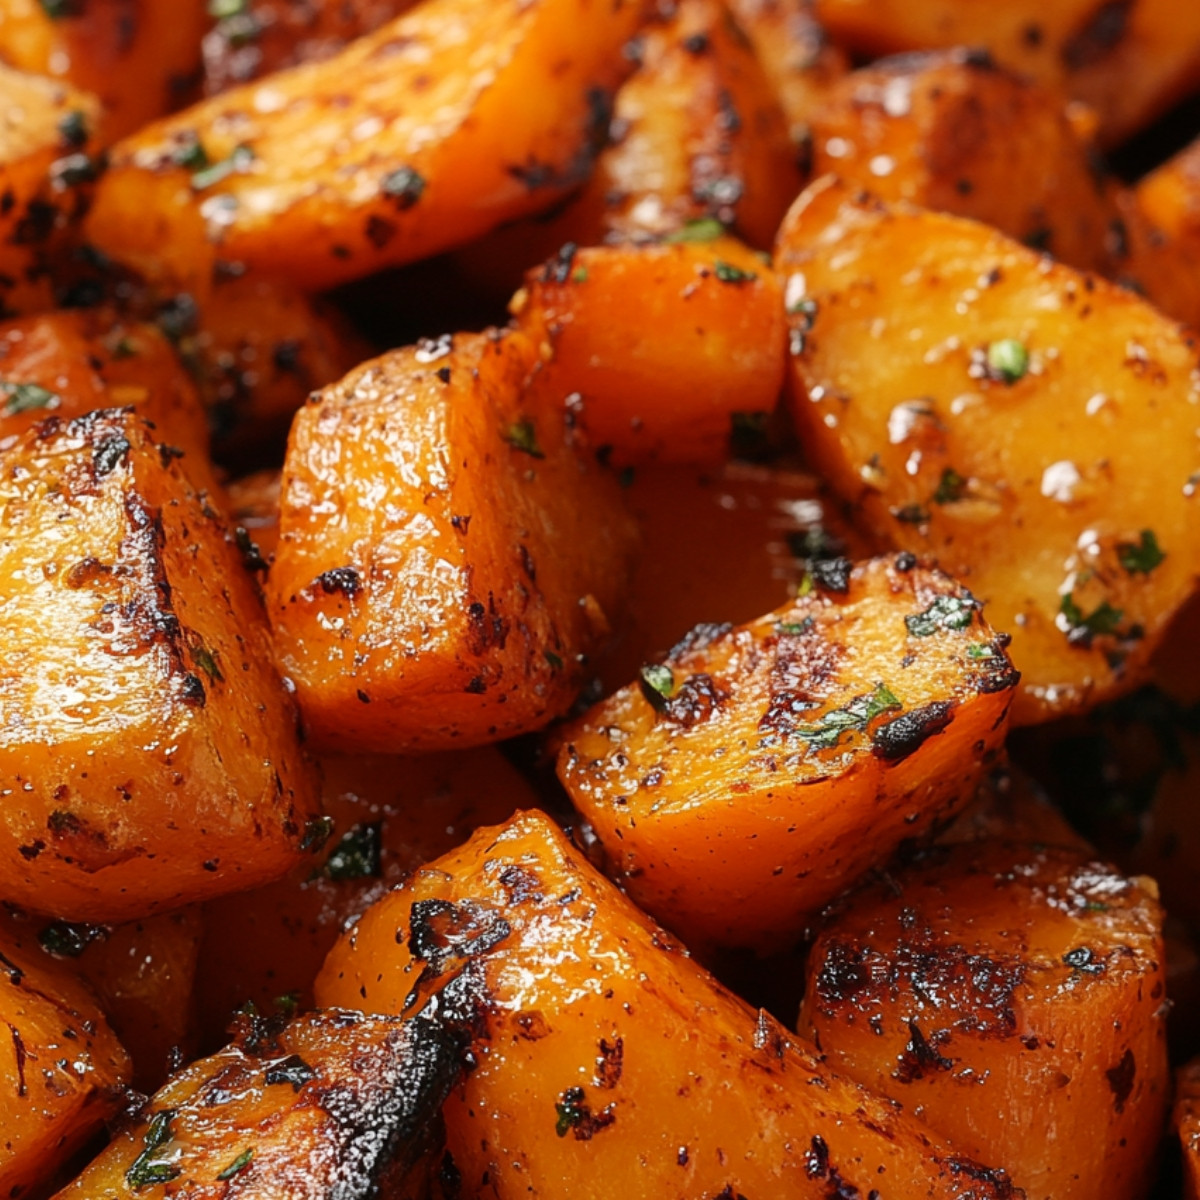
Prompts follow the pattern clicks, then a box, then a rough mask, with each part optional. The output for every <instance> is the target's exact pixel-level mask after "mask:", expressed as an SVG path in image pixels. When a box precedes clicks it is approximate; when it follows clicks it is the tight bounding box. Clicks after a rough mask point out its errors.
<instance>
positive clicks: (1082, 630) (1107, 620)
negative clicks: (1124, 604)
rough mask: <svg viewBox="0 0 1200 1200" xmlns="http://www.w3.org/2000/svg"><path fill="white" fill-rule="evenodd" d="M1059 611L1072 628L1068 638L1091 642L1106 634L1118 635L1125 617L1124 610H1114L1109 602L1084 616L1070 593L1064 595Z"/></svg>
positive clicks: (1102, 603)
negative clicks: (1094, 638)
mask: <svg viewBox="0 0 1200 1200" xmlns="http://www.w3.org/2000/svg"><path fill="white" fill-rule="evenodd" d="M1058 611H1059V612H1060V613H1062V615H1063V617H1065V618H1066V622H1067V625H1068V626H1069V627H1070V629H1069V631H1068V636H1074V637H1075V639H1076V640H1080V641H1084V640H1090V639H1091V638H1092V637H1094V636H1099V635H1103V634H1106V633H1116V632H1117V629H1118V627H1119V626H1120V624H1121V619H1122V618H1123V617H1124V616H1125V613H1124V611H1123V610H1122V609H1119V608H1113V606H1112V605H1111V604H1109V602H1108V601H1107V600H1104V601H1102V602H1101V604H1100V606H1099V607H1098V608H1096V609H1095V610H1094V611H1093V612H1091V613H1089V614H1088V615H1087V616H1084V614H1083V610H1082V609H1081V608H1080V607H1079V605H1078V604H1076V603H1075V597H1074V596H1073V595H1072V594H1071V593H1070V592H1064V593H1063V596H1062V599H1061V600H1060V601H1059V605H1058Z"/></svg>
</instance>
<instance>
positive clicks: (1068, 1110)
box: [799, 841, 1170, 1200]
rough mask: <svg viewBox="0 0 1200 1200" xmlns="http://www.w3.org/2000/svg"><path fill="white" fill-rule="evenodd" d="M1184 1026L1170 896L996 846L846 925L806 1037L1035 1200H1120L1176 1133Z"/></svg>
mask: <svg viewBox="0 0 1200 1200" xmlns="http://www.w3.org/2000/svg"><path fill="white" fill-rule="evenodd" d="M1167 1009H1168V1005H1167V1004H1166V1003H1165V960H1164V955H1163V940H1162V913H1161V910H1160V909H1159V906H1158V903H1157V893H1156V891H1155V888H1154V884H1153V881H1151V880H1145V879H1126V878H1124V877H1123V876H1121V875H1119V874H1117V872H1115V871H1114V870H1112V869H1111V868H1108V867H1105V866H1103V865H1102V864H1099V863H1096V862H1091V861H1089V860H1088V858H1087V856H1086V855H1085V854H1083V853H1081V852H1080V851H1079V850H1077V849H1066V848H1050V847H1045V846H1038V847H1030V846H1028V845H1024V844H1020V843H1014V842H1009V841H982V842H976V843H974V844H964V845H958V846H954V847H938V848H935V849H932V850H929V851H926V852H925V853H924V855H923V856H922V857H921V858H920V859H918V861H917V862H916V863H914V864H913V865H911V866H910V867H908V868H906V869H904V870H901V871H892V872H890V873H889V877H888V880H887V883H886V884H872V885H870V886H869V887H867V888H866V889H865V890H863V891H862V892H860V893H859V894H858V895H856V896H854V897H852V898H851V899H849V900H848V901H847V902H846V905H845V907H844V908H842V909H840V910H836V909H835V912H834V915H833V916H832V917H830V918H829V922H828V925H827V927H826V928H825V930H824V932H822V933H821V934H820V935H819V937H818V938H817V942H816V944H815V946H814V947H813V951H812V956H811V958H810V960H809V970H808V981H807V990H806V992H805V998H804V1005H803V1008H802V1011H801V1014H800V1025H799V1028H800V1031H801V1033H802V1035H804V1036H806V1037H812V1038H814V1039H815V1040H816V1041H817V1042H818V1044H819V1045H820V1046H821V1049H822V1051H823V1052H824V1054H825V1055H826V1059H827V1061H828V1063H829V1065H830V1067H831V1068H833V1069H834V1070H837V1071H841V1072H843V1073H845V1074H846V1075H849V1076H850V1077H851V1078H853V1079H857V1080H859V1081H860V1082H861V1083H863V1084H865V1085H866V1086H868V1087H870V1088H872V1089H874V1090H875V1091H878V1092H881V1093H882V1094H884V1095H886V1096H890V1097H892V1098H893V1099H894V1100H896V1101H898V1102H899V1103H901V1104H903V1105H904V1107H905V1108H906V1109H907V1110H909V1111H912V1112H919V1113H921V1115H922V1118H923V1119H924V1120H925V1121H926V1122H927V1123H928V1124H929V1125H930V1126H931V1127H932V1128H934V1129H936V1130H937V1131H938V1132H939V1133H941V1134H942V1135H943V1136H945V1137H947V1138H948V1139H950V1141H952V1142H953V1143H954V1144H955V1145H956V1146H958V1147H959V1148H960V1149H961V1150H963V1151H964V1152H965V1153H967V1154H970V1155H973V1156H975V1157H980V1158H983V1159H984V1160H985V1161H988V1162H996V1163H1001V1164H1003V1166H1004V1167H1005V1169H1006V1170H1007V1171H1008V1172H1009V1174H1010V1175H1011V1176H1012V1180H1013V1183H1014V1184H1015V1185H1016V1186H1018V1187H1021V1188H1024V1190H1025V1195H1026V1196H1027V1197H1029V1200H1075V1198H1079V1200H1082V1198H1083V1197H1093V1196H1100V1195H1103V1196H1105V1197H1110V1196H1111V1197H1112V1198H1113V1200H1121V1198H1123V1197H1134V1196H1140V1195H1142V1194H1143V1193H1144V1190H1145V1185H1146V1179H1147V1175H1148V1173H1149V1171H1150V1169H1151V1166H1152V1164H1153V1159H1154V1154H1155V1150H1156V1147H1157V1144H1158V1139H1159V1135H1160V1130H1161V1128H1162V1120H1163V1114H1164V1111H1165V1106H1166V1103H1167V1099H1168V1093H1169V1091H1170V1076H1169V1073H1168V1070H1167V1051H1166V1014H1167ZM1034 1130H1036V1136H1031V1134H1032V1132H1033V1131H1034Z"/></svg>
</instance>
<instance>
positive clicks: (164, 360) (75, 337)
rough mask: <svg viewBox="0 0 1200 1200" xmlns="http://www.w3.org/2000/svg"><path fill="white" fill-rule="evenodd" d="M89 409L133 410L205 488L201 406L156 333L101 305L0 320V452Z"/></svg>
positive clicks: (208, 483)
mask: <svg viewBox="0 0 1200 1200" xmlns="http://www.w3.org/2000/svg"><path fill="white" fill-rule="evenodd" d="M96 408H133V409H136V410H137V412H138V415H139V416H141V417H142V418H143V419H145V420H146V421H148V422H150V424H151V425H152V426H153V427H154V431H155V437H156V438H157V440H159V441H162V442H165V443H167V444H168V445H171V446H174V447H175V448H176V449H179V450H182V451H183V452H184V453H185V455H186V459H187V469H188V470H189V472H190V473H191V474H192V475H193V476H194V477H195V479H196V482H197V483H202V484H204V485H205V486H211V481H212V475H211V472H210V471H209V469H208V465H207V462H208V457H207V456H208V421H207V419H206V417H205V413H204V409H203V408H202V407H201V404H200V398H199V396H198V395H197V393H196V387H195V384H194V383H193V382H192V380H191V377H190V376H189V375H188V373H187V371H186V370H185V369H184V366H183V364H182V363H181V362H180V361H179V358H178V356H177V355H176V353H175V349H174V347H173V346H172V345H171V344H170V342H169V341H167V339H166V338H165V337H164V336H163V335H162V333H161V332H160V331H159V330H158V329H157V328H155V327H154V326H153V325H147V324H144V323H142V322H138V321H126V320H123V319H122V318H121V317H119V316H118V314H117V313H116V312H115V311H114V310H112V309H110V308H103V307H102V308H92V309H67V310H63V311H59V312H48V313H42V314H40V315H38V316H33V317H22V318H20V319H18V320H15V321H5V322H3V323H0V448H4V447H6V446H10V445H12V443H13V442H14V441H15V440H16V438H17V436H18V435H19V434H21V433H23V432H24V431H25V430H27V429H29V428H30V427H31V426H33V425H36V424H37V423H38V422H39V421H43V420H45V419H46V417H50V416H53V417H57V418H59V420H69V419H71V418H74V417H81V416H83V415H84V413H88V412H91V411H92V410H93V409H96Z"/></svg>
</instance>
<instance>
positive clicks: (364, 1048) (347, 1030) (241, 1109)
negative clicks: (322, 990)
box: [56, 1012, 461, 1200]
mask: <svg viewBox="0 0 1200 1200" xmlns="http://www.w3.org/2000/svg"><path fill="white" fill-rule="evenodd" d="M460 1069H461V1066H460V1059H459V1052H458V1043H457V1040H456V1038H455V1036H454V1035H453V1034H452V1033H450V1032H448V1031H446V1030H445V1029H443V1028H442V1027H441V1026H439V1025H437V1024H435V1023H434V1022H433V1021H428V1020H416V1021H399V1020H395V1019H389V1018H386V1017H369V1016H364V1015H363V1014H362V1013H361V1012H326V1013H308V1014H306V1015H304V1016H301V1017H297V1018H295V1020H293V1021H291V1022H289V1023H287V1024H286V1025H283V1024H282V1023H280V1022H272V1021H264V1020H262V1019H260V1018H256V1017H253V1016H248V1015H244V1016H243V1017H242V1018H241V1019H240V1021H239V1023H238V1026H237V1028H236V1036H235V1039H234V1041H233V1043H232V1044H231V1045H229V1046H227V1047H226V1048H225V1049H224V1050H222V1051H220V1052H219V1053H217V1054H214V1055H212V1057H210V1058H205V1059H201V1060H200V1061H199V1062H195V1063H192V1064H191V1065H190V1066H188V1067H185V1068H184V1069H183V1070H182V1071H180V1072H178V1073H177V1074H176V1075H174V1076H173V1077H172V1078H171V1079H170V1080H168V1081H167V1083H166V1085H165V1086H164V1087H163V1088H161V1089H160V1090H159V1091H158V1093H157V1094H156V1095H155V1096H154V1097H153V1098H152V1099H151V1100H150V1101H149V1103H148V1104H147V1105H146V1106H145V1107H144V1109H143V1110H142V1111H141V1112H140V1113H139V1114H138V1119H137V1121H136V1122H128V1123H127V1124H126V1126H125V1128H123V1129H122V1130H121V1132H120V1133H118V1135H117V1136H116V1137H115V1138H114V1139H113V1141H112V1142H111V1143H110V1145H109V1146H108V1148H107V1149H106V1150H104V1151H103V1152H102V1153H101V1154H100V1156H99V1157H98V1158H97V1159H96V1160H95V1161H94V1162H93V1163H92V1164H91V1165H90V1166H89V1167H88V1168H87V1169H86V1170H85V1171H84V1172H83V1174H82V1175H80V1176H79V1178H78V1179H76V1180H75V1182H74V1183H72V1184H70V1185H69V1186H68V1187H66V1188H64V1189H63V1190H62V1191H61V1192H59V1193H58V1194H57V1197H56V1200H83V1198H86V1200H91V1197H94V1196H107V1197H111V1198H113V1200H120V1198H123V1197H139V1196H140V1197H146V1196H171V1195H180V1196H196V1197H201V1196H204V1197H208V1196H224V1195H230V1196H232V1195H237V1196H241V1197H245V1200H280V1198H281V1197H284V1196H289V1197H300V1196H309V1197H317V1196H325V1197H335V1196H336V1197H358V1196H368V1195H373V1194H375V1189H376V1187H377V1186H378V1185H379V1184H380V1183H381V1182H382V1181H383V1180H384V1179H385V1178H388V1177H389V1171H391V1170H392V1169H397V1170H403V1169H404V1167H405V1166H406V1160H407V1159H408V1158H409V1156H412V1155H415V1154H416V1153H418V1152H419V1151H420V1150H422V1149H423V1148H424V1145H425V1131H426V1128H427V1127H428V1126H429V1124H430V1122H431V1121H433V1120H434V1119H435V1118H436V1116H437V1111H438V1107H439V1105H440V1104H441V1102H442V1100H443V1099H444V1098H445V1095H446V1093H447V1092H448V1091H449V1090H450V1088H451V1086H452V1085H453V1083H454V1080H455V1078H456V1076H457V1075H458V1073H459V1070H460ZM385 1194H389V1195H390V1194H392V1193H390V1192H389V1193H385Z"/></svg>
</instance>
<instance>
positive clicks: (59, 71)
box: [0, 0, 208, 145]
mask: <svg viewBox="0 0 1200 1200" xmlns="http://www.w3.org/2000/svg"><path fill="white" fill-rule="evenodd" d="M206 9H207V6H206V4H205V2H204V0H142V2H141V3H139V4H137V5H136V6H132V7H131V6H130V5H128V4H122V3H111V2H110V3H101V4H98V3H76V0H6V3H5V4H4V5H3V7H2V8H0V59H3V61H4V62H6V63H9V64H11V65H12V66H14V67H19V68H21V69H22V70H25V71H33V72H37V73H38V74H42V75H49V76H54V77H55V79H56V80H61V81H63V82H66V83H70V84H71V85H73V86H74V87H77V88H82V89H84V90H85V91H89V92H94V93H95V94H96V95H97V96H98V97H99V99H100V101H101V104H102V106H103V109H102V113H101V115H100V121H99V132H100V136H101V141H102V143H103V144H104V145H108V144H109V143H110V142H112V141H114V140H115V139H117V138H119V137H123V136H124V135H125V134H127V133H131V132H132V131H133V130H135V129H137V128H138V126H139V125H143V124H145V122H147V121H150V120H153V118H155V117H158V116H161V115H162V114H163V113H165V112H169V111H170V110H171V109H172V108H176V107H178V105H179V104H180V102H181V101H183V100H186V99H187V87H188V80H189V79H191V78H193V77H194V76H195V75H196V73H197V70H198V68H199V66H200V38H201V35H202V34H203V33H204V29H205V27H206V25H207V24H208V19H207V11H206Z"/></svg>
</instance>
